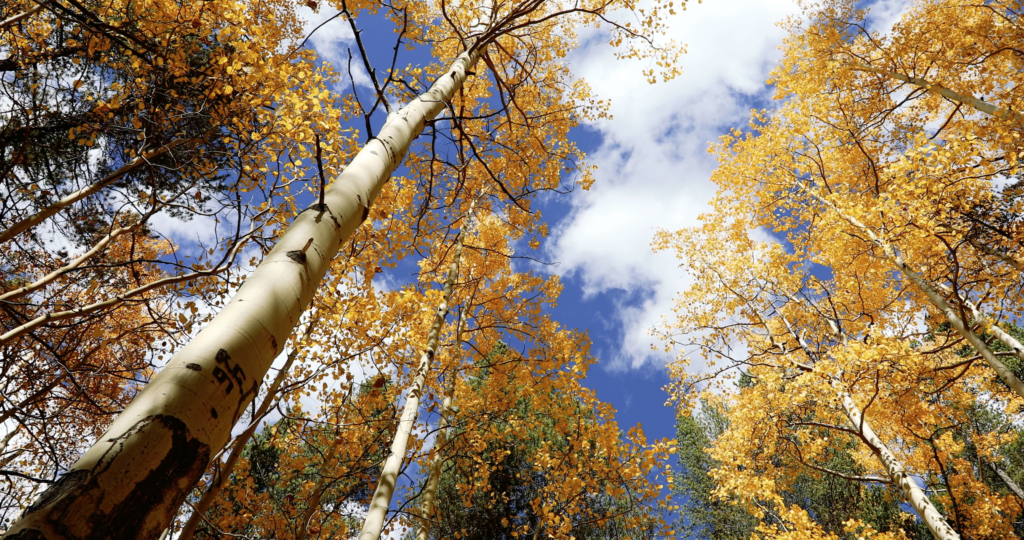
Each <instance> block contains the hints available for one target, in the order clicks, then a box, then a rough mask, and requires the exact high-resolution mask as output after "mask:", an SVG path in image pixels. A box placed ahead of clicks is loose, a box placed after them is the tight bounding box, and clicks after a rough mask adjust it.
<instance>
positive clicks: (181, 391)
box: [8, 49, 480, 538]
mask: <svg viewBox="0 0 1024 540" xmlns="http://www.w3.org/2000/svg"><path fill="white" fill-rule="evenodd" d="M479 54H480V50H479V49H474V50H472V51H470V52H467V53H464V54H463V55H461V56H460V57H459V58H458V59H457V60H456V61H455V62H454V63H453V64H452V67H451V71H450V72H448V76H445V77H442V78H441V79H440V80H438V81H437V82H436V83H435V85H434V86H433V87H432V88H431V89H430V90H429V91H428V92H427V93H426V94H424V95H423V96H422V97H420V98H418V99H417V100H416V101H414V102H412V103H410V104H409V105H407V106H406V107H403V108H402V109H401V110H400V111H399V112H398V113H397V114H396V115H394V116H393V117H391V118H390V119H389V121H388V122H387V124H386V125H385V126H384V128H383V129H382V130H381V131H380V133H379V134H378V136H377V138H376V139H374V140H373V141H371V142H370V143H369V144H367V145H366V147H364V149H363V150H361V151H360V152H359V154H357V155H356V157H355V158H354V159H353V160H352V162H351V163H349V165H348V166H347V167H346V169H345V171H344V172H343V173H342V174H341V175H340V176H339V178H338V179H337V180H335V181H334V182H333V183H332V184H331V185H330V186H329V187H328V189H327V191H326V194H325V197H324V204H325V206H324V207H322V208H321V207H319V205H317V206H316V207H314V208H310V209H308V210H306V211H305V212H303V213H302V214H300V215H299V216H298V217H297V218H296V219H295V220H294V221H293V222H292V223H291V225H290V226H289V228H288V231H287V232H286V233H285V234H284V235H283V236H282V237H281V239H280V240H279V241H278V242H277V244H276V245H275V246H274V249H273V250H272V251H271V252H270V253H269V254H268V255H267V257H266V258H265V259H264V261H263V263H262V264H261V265H260V266H259V268H257V270H256V271H255V272H254V273H253V274H252V275H251V276H249V278H248V279H246V281H245V284H244V286H243V287H242V288H241V289H240V290H239V292H238V293H237V294H236V295H235V297H234V298H233V299H232V301H231V303H229V304H228V305H227V306H225V308H224V309H223V310H222V311H221V313H220V314H218V316H217V318H216V319H214V320H213V321H211V322H210V324H209V325H208V326H207V327H206V328H205V329H204V330H203V331H202V332H201V333H200V334H199V335H197V336H196V337H195V338H194V339H193V340H192V341H191V342H190V343H189V344H188V345H187V346H186V347H185V348H184V349H182V350H181V351H180V352H178V354H176V355H175V356H174V358H173V359H172V360H171V362H170V363H169V364H168V365H167V367H165V368H164V369H163V370H162V371H161V372H160V373H159V374H158V375H157V376H156V377H154V379H153V380H152V381H151V382H150V383H149V384H148V385H147V386H146V388H145V389H144V390H143V392H142V393H140V394H139V396H138V397H136V399H135V401H133V403H132V405H130V406H129V407H128V408H126V409H125V411H124V412H122V413H121V415H120V416H119V417H118V418H117V420H115V421H114V423H113V424H112V425H111V427H110V428H109V429H108V431H107V433H106V434H105V435H104V436H103V437H102V438H101V440H100V441H98V442H97V444H96V445H94V446H93V447H92V448H91V449H90V450H89V452H87V453H86V454H85V455H84V456H82V458H81V459H80V460H79V461H78V463H76V465H75V467H74V468H73V469H72V470H71V471H70V472H68V473H66V474H65V475H64V476H62V477H61V479H60V481H59V482H58V484H55V486H54V487H51V488H50V489H49V490H47V493H44V494H43V495H42V496H41V497H40V499H39V501H37V503H36V504H35V505H33V507H31V508H30V509H29V511H28V512H26V514H25V516H24V517H23V518H22V519H21V520H19V521H18V522H17V523H16V524H15V525H14V526H12V528H11V529H10V530H9V532H8V534H9V535H13V534H16V533H17V532H18V531H19V530H31V529H35V530H39V531H40V532H43V531H45V532H44V533H43V534H46V535H47V536H46V537H53V538H58V537H68V538H76V537H83V538H84V537H87V535H90V534H95V533H99V532H100V531H98V530H95V529H94V527H100V528H105V529H106V530H105V531H104V532H103V534H104V535H114V536H116V535H117V534H118V533H117V531H118V530H122V531H125V532H126V533H127V532H128V531H132V533H131V534H133V535H134V534H143V533H145V534H149V533H146V532H145V531H161V530H163V528H164V527H166V524H167V523H168V522H169V521H170V519H171V518H172V517H173V515H174V512H176V511H177V507H178V504H179V502H180V500H181V499H182V498H183V497H184V495H185V493H187V490H188V489H190V488H191V486H192V484H193V483H195V481H197V480H198V478H199V475H201V474H202V473H203V471H204V470H205V469H206V464H207V463H208V462H209V460H210V458H211V455H212V452H211V449H213V448H220V447H221V446H223V445H224V444H225V443H226V442H227V435H229V434H230V429H231V426H232V425H234V422H235V420H236V419H237V418H238V416H239V415H240V414H241V412H242V410H243V409H244V407H245V405H246V404H247V403H248V401H249V400H251V399H252V397H253V396H254V394H255V392H256V388H257V387H258V385H259V383H260V379H262V375H263V374H264V373H265V372H266V371H267V369H268V368H269V365H270V362H271V361H272V360H273V358H274V357H275V356H276V355H277V353H278V347H279V345H278V341H277V340H278V339H279V337H280V339H282V340H283V339H284V337H285V336H286V335H287V334H288V333H290V328H291V326H292V325H293V324H294V321H296V320H297V319H298V316H299V313H301V311H302V310H303V309H304V308H305V305H306V304H307V303H308V302H309V298H310V297H311V296H312V293H313V291H314V290H315V288H316V286H317V285H318V284H319V281H320V279H321V277H322V276H323V274H324V273H325V272H326V270H327V265H328V263H329V262H330V260H331V258H333V255H334V254H335V253H336V252H337V250H338V248H339V246H340V244H341V242H342V241H343V240H344V239H346V238H347V237H348V236H349V235H351V234H352V231H353V230H354V229H355V228H356V226H358V225H359V223H361V222H362V221H363V220H364V219H365V218H366V216H367V214H368V212H369V205H370V204H372V202H373V200H374V199H375V198H376V196H377V194H378V193H379V192H380V190H381V188H382V186H383V183H384V182H385V181H387V179H388V177H389V175H390V173H391V171H392V170H394V168H395V167H397V166H398V163H399V162H400V161H401V158H402V156H403V154H404V153H405V150H406V148H407V147H408V144H409V143H410V142H411V140H412V138H413V137H414V136H415V135H416V134H418V133H419V131H422V129H423V126H424V122H425V120H427V119H430V118H433V116H435V115H436V114H438V113H439V112H440V111H441V110H443V108H444V104H445V103H447V102H448V101H449V100H450V99H451V96H452V95H453V94H454V92H455V90H456V89H457V88H458V86H459V85H460V84H461V83H462V81H463V80H465V77H466V72H467V71H470V70H471V67H472V66H473V65H474V64H475V63H476V59H477V58H478V57H479ZM193 366H194V367H193ZM196 368H198V369H196ZM161 396H168V397H169V398H170V399H169V400H166V399H164V398H162V397H161ZM203 426H209V427H206V428H204V427H203ZM211 428H212V429H211ZM193 437H196V438H193ZM131 456H137V457H131ZM143 456H146V457H145V458H143ZM137 460H142V461H137ZM136 462H138V463H139V465H138V466H131V467H129V466H128V464H129V463H136ZM142 463H149V464H152V465H155V466H156V467H155V468H153V469H142V470H139V469H138V468H137V467H140V466H142V465H141V464H142ZM151 471H152V472H151ZM107 477H110V479H109V480H107V479H106V478H107ZM101 478H102V479H101ZM147 478H151V480H146V479H147ZM64 485H66V486H68V487H62V486H64ZM138 490H144V491H145V492H148V493H150V494H151V495H149V496H148V497H146V498H140V497H141V493H138ZM88 493H95V495H87V494H88ZM101 494H102V495H101ZM108 497H115V500H116V501H117V502H115V501H114V500H109V499H107V498H108ZM97 499H100V500H107V501H109V502H106V503H105V504H104V507H106V508H109V507H107V506H106V505H108V504H113V505H114V507H113V508H112V509H110V510H106V511H103V512H102V514H101V515H105V517H104V518H103V523H106V524H107V525H105V526H100V525H99V524H98V522H97V521H96V518H95V517H94V518H87V516H90V515H92V514H93V512H96V511H99V507H96V506H93V505H95V504H96V503H98V502H99V500H97ZM90 501H95V502H90ZM139 504H147V506H148V505H152V506H149V507H147V508H146V509H145V510H143V509H142V508H140V507H139V506H138V505H139ZM92 508H96V510H93V509H92ZM118 508H120V509H118ZM71 516H75V519H76V520H77V519H79V518H80V519H82V520H83V521H82V522H76V521H72V520H71ZM97 517H98V515H97ZM115 527H116V528H115ZM92 531H95V532H92ZM153 534H157V533H156V532H153ZM54 535H57V536H54Z"/></svg>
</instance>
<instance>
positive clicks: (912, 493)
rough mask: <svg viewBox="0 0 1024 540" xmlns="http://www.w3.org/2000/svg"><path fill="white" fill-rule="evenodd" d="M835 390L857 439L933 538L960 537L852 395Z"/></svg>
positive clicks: (957, 539) (956, 538)
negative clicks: (871, 423)
mask: <svg viewBox="0 0 1024 540" xmlns="http://www.w3.org/2000/svg"><path fill="white" fill-rule="evenodd" d="M839 393H840V397H841V398H842V402H843V410H844V411H845V412H846V417H847V418H848V419H849V420H850V424H852V425H853V429H855V430H857V432H858V433H860V435H861V439H863V440H864V442H865V443H867V445H868V447H869V448H871V451H872V452H873V453H874V454H875V455H876V456H877V457H878V459H879V460H880V461H881V462H882V465H883V466H885V471H886V473H888V474H889V478H892V481H893V483H895V484H896V485H897V486H899V488H900V493H902V494H903V500H905V501H907V503H908V504H910V506H912V507H913V508H914V511H915V512H917V515H918V517H920V518H921V521H923V522H924V524H925V525H927V526H928V530H929V531H931V532H932V535H933V536H935V539H936V540H960V535H958V534H957V533H956V531H954V530H953V527H950V526H949V523H946V518H944V517H943V516H942V514H940V513H939V511H938V510H936V509H935V507H934V506H932V502H931V501H930V500H929V499H928V495H927V494H925V492H924V490H922V489H921V487H920V486H918V485H917V482H915V481H914V479H913V478H911V476H910V474H908V473H907V470H906V469H905V468H904V467H903V464H902V463H900V461H899V460H898V459H896V456H895V455H894V454H893V453H892V452H891V451H890V450H889V447H887V446H886V445H885V443H884V442H882V439H880V438H878V435H877V434H875V431H874V430H873V429H871V425H870V424H868V423H867V420H865V419H864V416H863V415H862V414H861V411H860V409H859V408H858V407H857V405H856V404H855V403H854V402H853V398H851V397H850V395H849V394H847V393H846V392H843V391H840V392H839Z"/></svg>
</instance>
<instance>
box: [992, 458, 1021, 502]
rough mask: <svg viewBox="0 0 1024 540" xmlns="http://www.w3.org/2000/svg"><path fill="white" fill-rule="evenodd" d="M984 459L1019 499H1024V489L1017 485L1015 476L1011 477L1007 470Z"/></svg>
mask: <svg viewBox="0 0 1024 540" xmlns="http://www.w3.org/2000/svg"><path fill="white" fill-rule="evenodd" d="M983 461H984V462H985V463H986V464H987V465H988V466H989V468H991V469H992V472H994V473H996V476H998V477H999V479H1000V480H1002V481H1003V483H1004V484H1006V487H1008V488H1010V491H1011V492H1012V493H1013V494H1014V495H1016V496H1017V498H1018V499H1020V500H1022V501H1024V490H1022V489H1021V488H1020V486H1018V485H1017V482H1014V481H1013V478H1010V475H1008V474H1006V471H1004V470H1003V469H1002V468H1001V467H1000V466H999V465H996V464H995V463H993V462H991V461H988V460H983Z"/></svg>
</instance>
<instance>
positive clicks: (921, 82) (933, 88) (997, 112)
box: [847, 64, 1024, 125]
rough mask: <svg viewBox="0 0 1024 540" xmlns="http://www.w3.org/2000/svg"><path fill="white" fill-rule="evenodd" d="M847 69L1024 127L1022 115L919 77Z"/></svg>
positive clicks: (856, 66) (858, 67) (852, 66)
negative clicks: (900, 82)
mask: <svg viewBox="0 0 1024 540" xmlns="http://www.w3.org/2000/svg"><path fill="white" fill-rule="evenodd" d="M847 67H848V68H849V69H851V70H853V71H864V72H867V73H877V74H878V75H883V76H885V77H889V78H890V79H896V80H897V81H903V82H905V83H908V84H913V85H915V86H918V87H920V88H923V89H925V90H927V91H929V92H932V93H934V94H938V95H940V96H942V97H944V98H946V99H948V100H950V101H955V102H956V103H962V104H964V105H967V106H968V107H974V108H975V109H977V110H979V111H981V112H983V113H986V114H990V115H992V116H995V117H996V118H1002V119H1005V120H1011V121H1013V122H1016V123H1018V124H1022V125H1024V115H1021V114H1019V113H1015V112H1013V111H1011V110H1007V109H1003V108H1000V107H996V106H995V105H992V104H991V103H986V102H984V101H982V100H980V99H978V98H976V97H973V96H968V95H964V94H958V93H956V92H954V91H952V90H950V89H949V88H946V87H945V86H942V85H941V84H936V83H933V82H930V81H928V80H925V79H920V78H918V77H909V76H907V75H903V74H902V73H893V72H891V71H885V70H884V69H878V68H875V67H871V66H867V65H864V64H847Z"/></svg>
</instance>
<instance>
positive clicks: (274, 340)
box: [270, 334, 277, 355]
mask: <svg viewBox="0 0 1024 540" xmlns="http://www.w3.org/2000/svg"><path fill="white" fill-rule="evenodd" d="M270 348H271V349H273V350H274V354H275V355H277V338H276V337H274V335H273V334H271V335H270Z"/></svg>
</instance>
